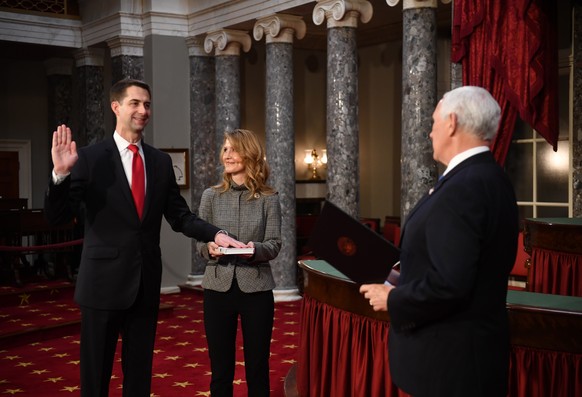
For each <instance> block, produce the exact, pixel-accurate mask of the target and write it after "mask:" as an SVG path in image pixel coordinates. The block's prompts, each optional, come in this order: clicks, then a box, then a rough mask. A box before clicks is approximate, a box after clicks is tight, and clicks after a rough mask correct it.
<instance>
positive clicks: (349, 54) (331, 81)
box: [313, 0, 373, 218]
mask: <svg viewBox="0 0 582 397" xmlns="http://www.w3.org/2000/svg"><path fill="white" fill-rule="evenodd" d="M372 12H373V10H372V5H371V4H370V3H369V2H368V1H366V0H320V1H318V2H317V5H316V6H315V8H314V9H313V22H314V23H315V24H316V25H320V24H322V23H323V21H327V127H326V130H327V131H326V132H327V158H328V162H327V189H328V194H327V198H328V200H330V201H331V202H333V203H334V204H336V205H337V206H338V207H340V208H342V209H343V210H344V211H345V212H347V213H349V214H350V215H352V216H353V217H355V218H358V217H359V212H360V208H359V207H360V202H359V201H360V200H359V189H360V174H359V165H358V157H359V125H358V123H359V121H358V53H357V49H358V48H357V43H356V27H357V25H358V18H360V20H361V21H362V22H363V23H366V22H368V21H369V20H370V19H371V18H372Z"/></svg>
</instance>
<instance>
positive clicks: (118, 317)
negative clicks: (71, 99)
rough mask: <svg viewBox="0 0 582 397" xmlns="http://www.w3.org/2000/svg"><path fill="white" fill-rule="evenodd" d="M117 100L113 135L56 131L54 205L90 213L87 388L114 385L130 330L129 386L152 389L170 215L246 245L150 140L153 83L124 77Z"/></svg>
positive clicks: (177, 223)
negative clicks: (195, 201) (219, 222)
mask: <svg viewBox="0 0 582 397" xmlns="http://www.w3.org/2000/svg"><path fill="white" fill-rule="evenodd" d="M110 100H111V109H112V110H113V113H115V116H116V120H117V121H116V128H115V132H114V134H113V136H112V138H111V139H107V140H104V141H103V142H100V143H97V144H94V145H92V146H87V147H85V148H81V149H79V151H78V152H77V147H76V144H75V142H74V141H73V140H72V137H71V130H70V129H69V128H68V127H67V126H65V125H61V126H59V127H58V128H57V130H56V131H55V132H54V134H53V142H52V149H51V155H52V161H53V165H54V168H53V175H52V179H51V181H50V183H49V188H48V190H47V194H46V197H45V212H46V215H47V218H48V220H49V221H50V222H51V223H55V224H56V223H63V222H69V221H70V220H72V219H73V217H75V216H77V215H78V213H79V211H80V210H81V209H82V210H83V213H84V224H85V228H84V243H83V251H82V255H81V264H80V267H79V273H78V277H77V285H76V289H75V300H76V302H77V303H78V304H79V305H80V307H81V315H82V321H81V392H82V395H83V396H107V395H108V390H109V380H110V378H111V372H112V367H113V358H114V354H115V349H116V345H117V339H118V336H119V335H121V336H122V340H123V343H122V350H121V354H122V368H123V374H124V379H123V395H124V396H131V397H136V396H144V397H145V396H149V395H150V384H151V372H152V359H153V347H154V340H155V334H156V325H157V316H158V307H159V302H160V286H161V276H162V263H161V251H160V227H161V220H162V215H163V216H164V217H165V218H166V220H167V221H168V223H169V224H170V225H171V227H172V229H173V230H175V231H177V232H182V233H184V234H185V235H186V236H189V237H194V238H196V239H197V240H203V241H215V242H216V243H217V244H218V245H220V246H225V247H227V246H235V247H244V246H245V245H243V244H242V243H240V242H238V241H236V240H234V239H232V238H231V237H229V236H228V234H227V233H226V232H224V231H222V230H219V229H218V228H217V227H215V226H213V225H211V224H209V223H207V222H205V221H203V220H201V219H200V218H198V217H197V216H196V215H194V214H192V213H191V212H190V209H189V208H188V205H187V204H186V201H185V200H184V198H183V197H182V196H181V195H180V191H179V187H178V185H177V183H176V180H175V175H174V171H173V168H172V162H171V159H170V157H169V156H168V155H167V154H166V153H163V152H161V151H159V150H157V149H155V148H153V147H151V146H149V145H147V144H146V143H144V142H143V140H142V136H143V135H142V134H143V130H144V128H145V126H146V125H147V123H148V120H149V117H150V113H151V110H150V105H151V93H150V88H149V86H148V85H147V84H146V83H144V82H142V81H138V80H122V81H120V82H118V83H116V84H114V85H113V87H112V88H111V92H110ZM132 145H135V147H132ZM134 152H135V153H134ZM135 167H137V168H135ZM140 186H141V191H140V190H139V189H138V188H139V187H140ZM134 197H135V199H134Z"/></svg>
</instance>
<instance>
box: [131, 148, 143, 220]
mask: <svg viewBox="0 0 582 397" xmlns="http://www.w3.org/2000/svg"><path fill="white" fill-rule="evenodd" d="M127 148H128V149H129V150H131V151H132V152H133V161H132V163H131V194H132V196H133V201H134V202H135V207H136V208H137V214H138V215H139V217H140V219H141V215H142V213H143V203H144V199H145V176H144V172H143V160H142V158H141V156H140V155H139V149H138V147H137V146H136V145H129V146H128V147H127Z"/></svg>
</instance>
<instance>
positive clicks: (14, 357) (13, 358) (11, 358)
mask: <svg viewBox="0 0 582 397" xmlns="http://www.w3.org/2000/svg"><path fill="white" fill-rule="evenodd" d="M18 358H20V356H6V357H4V360H11V361H12V360H16V359H18Z"/></svg>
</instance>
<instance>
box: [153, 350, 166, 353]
mask: <svg viewBox="0 0 582 397" xmlns="http://www.w3.org/2000/svg"><path fill="white" fill-rule="evenodd" d="M163 352H164V351H163V350H162V349H154V353H155V354H158V353H163Z"/></svg>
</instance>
